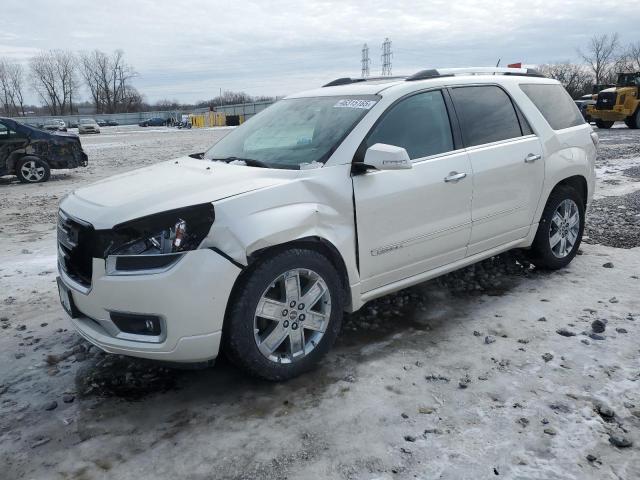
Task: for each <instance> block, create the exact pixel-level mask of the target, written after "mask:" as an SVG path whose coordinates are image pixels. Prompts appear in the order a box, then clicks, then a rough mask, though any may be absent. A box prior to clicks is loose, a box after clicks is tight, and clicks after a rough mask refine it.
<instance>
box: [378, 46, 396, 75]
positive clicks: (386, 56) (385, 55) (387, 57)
mask: <svg viewBox="0 0 640 480" xmlns="http://www.w3.org/2000/svg"><path fill="white" fill-rule="evenodd" d="M391 57H393V53H391V40H389V38H388V37H387V38H385V39H384V42H382V55H381V58H382V76H383V77H387V76H388V77H390V76H391Z"/></svg>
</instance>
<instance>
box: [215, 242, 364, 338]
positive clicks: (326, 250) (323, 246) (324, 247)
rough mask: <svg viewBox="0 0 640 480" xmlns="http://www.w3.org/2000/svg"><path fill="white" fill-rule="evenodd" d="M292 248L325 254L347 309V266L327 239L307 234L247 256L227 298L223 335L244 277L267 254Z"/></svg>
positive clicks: (344, 306)
mask: <svg viewBox="0 0 640 480" xmlns="http://www.w3.org/2000/svg"><path fill="white" fill-rule="evenodd" d="M293 248H305V249H309V250H313V251H316V252H318V253H320V254H321V255H323V256H325V257H326V258H327V259H328V260H329V261H330V262H331V264H332V265H333V266H334V268H335V269H336V271H337V272H338V277H339V278H340V280H341V285H340V287H341V290H342V292H343V301H344V305H343V309H344V310H349V309H350V307H351V305H352V297H351V291H350V286H349V275H348V273H347V267H346V264H345V262H344V259H343V258H342V255H340V252H339V250H338V249H337V247H336V246H335V245H334V244H333V243H331V242H330V241H329V240H327V239H325V238H322V237H319V236H315V235H314V236H308V237H302V238H297V239H295V240H291V241H288V242H284V243H280V244H277V245H270V246H268V247H264V248H261V249H259V250H255V251H254V252H252V253H251V254H250V255H248V256H247V265H246V266H245V267H244V268H242V271H241V272H240V275H238V277H237V278H236V280H235V282H234V284H233V287H232V288H231V293H230V294H229V297H228V300H227V306H226V308H225V314H224V319H223V323H222V334H223V335H225V331H226V330H227V329H226V328H225V327H226V326H227V324H228V322H229V315H230V312H231V309H232V305H233V302H236V301H237V298H238V293H239V291H240V289H241V288H242V287H243V284H244V282H245V281H246V279H247V278H248V277H249V276H250V275H251V274H252V273H253V271H254V270H255V268H256V266H258V265H259V264H260V261H261V260H262V259H264V258H266V257H267V256H273V255H275V254H277V253H279V252H282V251H285V250H289V249H293Z"/></svg>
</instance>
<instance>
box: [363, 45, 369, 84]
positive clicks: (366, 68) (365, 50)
mask: <svg viewBox="0 0 640 480" xmlns="http://www.w3.org/2000/svg"><path fill="white" fill-rule="evenodd" d="M368 76H369V47H368V46H367V44H366V43H365V44H364V45H363V46H362V78H367V77H368Z"/></svg>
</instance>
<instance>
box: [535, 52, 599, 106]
mask: <svg viewBox="0 0 640 480" xmlns="http://www.w3.org/2000/svg"><path fill="white" fill-rule="evenodd" d="M538 69H539V70H540V72H541V73H543V74H544V75H545V76H547V77H549V78H553V79H555V80H558V81H559V82H560V83H561V84H562V85H563V86H564V88H565V89H566V90H567V92H569V95H571V97H573V98H579V97H581V96H582V95H585V94H587V93H591V84H592V83H593V76H592V75H591V72H590V71H589V70H588V69H587V68H585V67H584V66H582V65H576V64H574V63H570V62H569V61H565V62H560V63H548V64H546V65H540V66H539V67H538Z"/></svg>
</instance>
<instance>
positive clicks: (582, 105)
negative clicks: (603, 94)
mask: <svg viewBox="0 0 640 480" xmlns="http://www.w3.org/2000/svg"><path fill="white" fill-rule="evenodd" d="M574 102H575V103H576V106H577V107H578V110H580V113H581V114H582V117H583V118H584V121H585V122H587V123H590V122H591V116H590V115H589V114H588V113H587V107H588V106H589V105H595V104H596V101H595V100H594V99H593V95H583V96H581V97H580V98H579V99H577V100H574Z"/></svg>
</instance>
